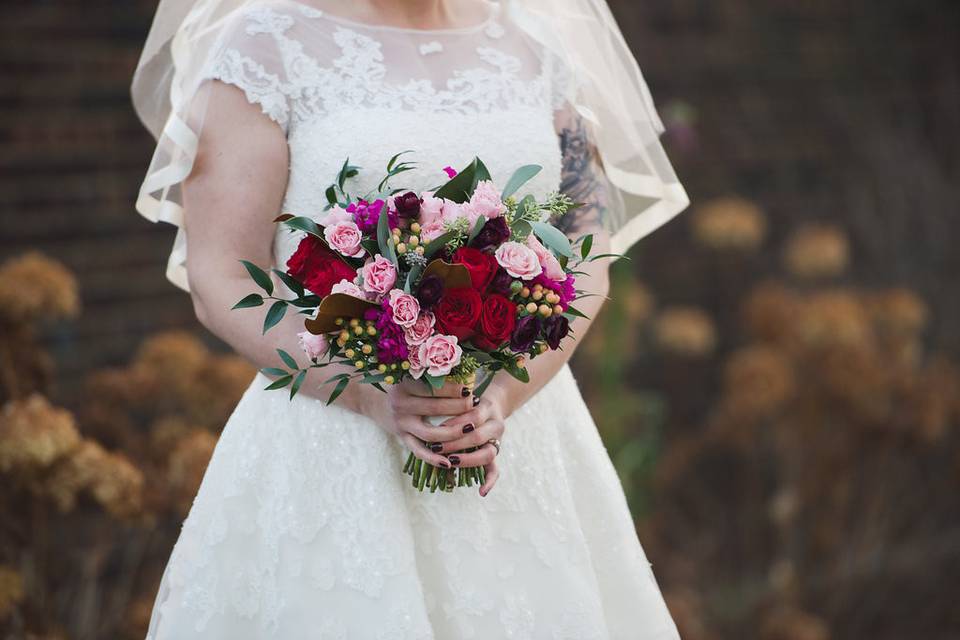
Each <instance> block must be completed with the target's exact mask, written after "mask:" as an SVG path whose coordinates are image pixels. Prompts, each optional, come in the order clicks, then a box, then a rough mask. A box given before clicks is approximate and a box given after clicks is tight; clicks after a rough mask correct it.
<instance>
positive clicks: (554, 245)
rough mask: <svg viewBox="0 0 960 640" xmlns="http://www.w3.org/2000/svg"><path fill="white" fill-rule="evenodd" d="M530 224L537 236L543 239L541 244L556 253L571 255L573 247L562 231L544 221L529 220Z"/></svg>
mask: <svg viewBox="0 0 960 640" xmlns="http://www.w3.org/2000/svg"><path fill="white" fill-rule="evenodd" d="M530 226H531V227H532V228H533V232H534V233H535V234H537V237H538V238H540V239H541V240H542V241H543V244H544V245H546V246H547V248H549V249H552V250H553V251H555V252H556V253H558V254H560V255H562V256H566V257H568V258H570V257H573V249H571V247H570V239H569V238H567V236H565V235H564V234H563V232H562V231H560V230H559V229H557V228H556V227H554V226H552V225H549V224H547V223H546V222H531V223H530Z"/></svg>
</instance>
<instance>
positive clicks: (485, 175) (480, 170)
mask: <svg viewBox="0 0 960 640" xmlns="http://www.w3.org/2000/svg"><path fill="white" fill-rule="evenodd" d="M473 161H474V162H475V163H476V165H477V171H476V177H477V179H476V181H475V182H474V183H473V186H474V187H476V186H477V182H480V181H481V180H492V179H493V178H491V177H490V171H489V170H488V169H487V165H485V164H483V160H481V159H480V158H474V159H473ZM471 192H472V190H471Z"/></svg>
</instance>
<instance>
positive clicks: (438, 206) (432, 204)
mask: <svg viewBox="0 0 960 640" xmlns="http://www.w3.org/2000/svg"><path fill="white" fill-rule="evenodd" d="M420 198H421V202H420V218H419V220H418V222H420V226H421V227H425V226H427V225H429V224H432V223H434V222H439V221H440V220H441V219H442V218H443V198H434V197H433V192H432V191H424V192H423V194H422V195H421V196H420Z"/></svg>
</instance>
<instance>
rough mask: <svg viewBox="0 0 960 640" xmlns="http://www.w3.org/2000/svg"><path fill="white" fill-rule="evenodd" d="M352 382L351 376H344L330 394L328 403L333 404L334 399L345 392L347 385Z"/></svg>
mask: <svg viewBox="0 0 960 640" xmlns="http://www.w3.org/2000/svg"><path fill="white" fill-rule="evenodd" d="M348 384H350V378H349V377H347V378H342V379H341V380H340V382H338V383H337V386H336V388H334V390H333V393H331V394H330V398H329V399H328V400H327V404H328V405H330V404H333V401H334V400H336V399H337V398H339V397H340V394H341V393H343V391H344V389H346V388H347V385H348Z"/></svg>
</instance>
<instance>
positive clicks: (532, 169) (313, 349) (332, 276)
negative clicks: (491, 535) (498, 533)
mask: <svg viewBox="0 0 960 640" xmlns="http://www.w3.org/2000/svg"><path fill="white" fill-rule="evenodd" d="M401 155H402V154H397V155H395V156H394V157H393V158H391V159H390V162H389V163H388V164H387V168H386V175H385V176H384V178H383V180H381V181H380V183H379V184H378V186H377V188H376V189H375V190H374V191H373V192H372V193H367V194H364V195H363V197H355V196H354V195H353V194H351V193H349V191H348V188H347V187H348V182H349V181H350V179H351V178H354V177H355V176H357V175H358V172H359V167H355V166H352V165H350V164H349V161H347V162H345V163H344V164H343V167H342V168H341V170H340V172H339V174H338V175H337V177H336V181H335V182H334V183H333V184H331V185H330V187H329V188H328V189H327V190H326V196H327V200H328V205H327V207H326V209H325V211H324V212H323V213H322V214H321V215H319V216H317V217H316V219H314V218H311V217H305V216H293V215H290V214H284V215H282V216H280V217H278V218H277V219H276V222H277V223H278V224H281V225H283V226H285V227H287V228H288V229H289V230H290V231H292V232H297V233H305V235H304V237H303V239H302V240H301V241H300V244H299V246H298V247H297V250H296V251H295V253H294V254H293V256H292V257H291V258H290V259H289V260H288V261H287V264H286V267H287V268H286V271H281V270H279V269H274V270H273V272H274V273H275V274H276V276H277V277H278V278H279V279H280V280H281V281H282V282H283V283H284V284H285V285H286V287H287V289H289V291H290V292H291V294H292V295H293V296H294V297H293V298H292V299H287V298H282V297H277V296H275V295H274V293H275V292H274V286H273V282H272V280H271V277H270V275H269V274H268V273H267V272H266V271H265V270H263V269H261V268H259V267H258V266H256V265H254V264H252V263H250V262H248V261H242V262H243V264H244V266H245V267H246V269H247V272H248V273H249V274H250V277H251V278H252V279H253V280H254V282H255V283H256V284H257V285H258V286H259V287H260V288H261V289H262V290H263V291H264V293H265V295H263V294H260V293H252V294H250V295H248V296H246V297H245V298H243V299H242V300H241V301H240V302H238V303H237V304H236V305H235V307H234V308H249V307H257V306H261V305H263V304H265V303H266V302H267V301H268V300H269V301H272V303H271V304H270V307H269V309H268V311H267V313H266V317H265V320H264V325H263V331H264V333H266V331H267V330H269V329H270V328H271V327H273V326H274V325H276V324H277V323H278V322H279V321H280V320H281V319H282V318H283V317H284V315H285V313H286V312H287V310H288V308H292V309H294V310H296V311H297V312H299V313H301V314H304V315H305V316H307V319H306V320H305V322H304V324H305V327H306V331H305V332H303V333H301V334H300V342H301V346H302V348H303V351H304V353H305V355H306V358H307V360H309V364H308V365H307V366H306V367H301V366H300V365H299V364H298V363H297V361H296V359H295V358H294V357H293V356H291V355H290V354H289V353H287V352H285V351H283V350H279V349H278V354H279V357H280V359H281V360H282V362H283V365H284V366H283V367H276V368H268V369H264V370H263V372H264V373H265V374H268V375H271V376H274V377H276V380H275V381H274V382H273V383H272V384H270V385H269V386H268V387H267V389H283V388H287V387H289V391H290V397H291V398H293V396H294V395H296V393H297V391H298V390H299V389H300V387H301V385H302V383H303V380H304V377H305V376H306V373H307V370H308V369H310V368H321V367H327V366H330V365H331V364H341V365H346V366H349V367H350V369H351V370H352V372H350V373H346V372H344V373H338V374H336V375H334V376H332V377H330V378H329V379H328V380H326V381H325V383H324V384H328V383H330V384H332V383H336V385H335V387H334V388H333V391H332V392H331V394H330V398H329V400H328V403H329V402H333V401H334V400H335V399H336V398H337V397H338V396H339V395H340V394H341V393H343V391H344V389H346V387H347V385H348V384H350V383H351V382H357V383H361V384H370V385H373V386H374V387H376V388H378V389H380V390H384V388H383V385H392V384H396V383H398V382H400V381H401V380H402V379H403V378H405V377H410V378H415V379H419V380H422V381H424V382H425V383H426V384H428V385H430V387H432V388H433V389H439V388H440V387H442V386H443V384H444V383H445V382H446V381H447V380H453V381H455V382H457V383H460V384H468V385H472V384H475V383H476V382H477V381H478V380H479V381H480V382H479V384H477V386H476V388H475V390H474V393H475V394H476V395H478V396H479V395H480V394H482V393H483V391H484V390H485V389H486V386H487V385H488V384H489V383H490V381H491V380H492V379H493V374H495V373H496V372H498V371H505V372H506V373H507V374H509V375H511V376H513V377H515V378H517V379H518V380H521V381H524V382H528V381H529V375H528V373H527V371H526V370H525V368H524V364H525V362H526V360H527V359H528V358H529V359H532V358H535V357H537V355H539V354H542V353H544V352H546V351H547V350H548V349H558V348H560V344H561V341H562V340H563V339H564V338H565V337H566V336H567V335H568V333H569V331H570V328H569V321H570V318H571V317H573V316H578V315H582V314H581V313H580V312H579V311H577V309H576V308H575V307H573V306H571V303H572V302H574V301H575V300H576V299H577V298H578V296H580V295H582V293H581V292H580V291H578V290H577V289H576V288H575V280H576V274H577V273H578V272H577V271H576V266H577V265H578V264H580V263H581V262H583V261H586V260H594V259H597V258H600V257H603V256H590V248H591V245H592V243H593V237H592V236H591V235H586V236H584V237H582V238H579V239H577V240H576V241H575V242H573V243H571V242H570V240H568V238H567V237H566V236H565V235H564V234H563V233H562V232H560V231H559V230H558V229H557V228H556V227H554V226H552V225H551V224H549V222H547V220H550V219H555V218H556V217H558V216H562V215H563V214H565V213H566V212H567V211H569V210H570V209H572V208H574V207H575V206H576V205H575V203H574V202H573V201H571V200H570V199H569V198H567V197H566V196H564V195H561V194H559V193H554V194H551V195H550V196H549V197H547V198H546V199H545V200H543V201H538V200H537V199H535V198H534V197H533V196H531V195H527V196H525V197H523V198H519V199H518V198H517V197H515V195H514V194H515V193H516V192H517V191H518V190H519V189H520V188H521V187H522V186H523V185H524V184H525V183H526V182H527V181H528V180H529V179H530V178H532V177H533V176H535V175H536V174H537V173H538V172H539V171H540V167H539V166H536V165H525V166H522V167H520V168H519V169H517V170H516V172H515V173H514V174H513V176H512V177H511V178H510V180H509V181H508V182H507V184H506V185H505V186H504V187H503V189H502V190H500V189H498V188H497V187H496V186H495V185H494V184H493V182H492V181H491V179H490V174H489V172H488V171H487V168H486V167H485V166H484V164H483V162H481V161H480V159H478V158H475V159H474V160H473V161H472V162H471V163H470V164H469V165H468V166H467V167H465V168H464V169H463V170H461V171H459V172H457V171H454V170H453V169H451V168H450V167H446V168H444V171H445V172H446V173H447V178H448V179H447V180H446V181H445V182H444V183H443V184H441V185H439V186H438V187H437V188H435V189H433V190H431V191H424V192H422V193H416V192H414V191H410V190H408V189H402V188H391V186H390V182H391V180H392V179H394V178H396V177H397V176H399V175H401V174H403V173H405V172H407V171H410V170H412V169H413V168H414V165H413V163H411V162H403V161H400V156H401ZM404 471H405V472H406V473H408V474H410V475H412V476H413V479H412V482H413V484H414V486H416V487H417V488H418V489H420V490H421V491H422V490H423V489H424V488H425V487H426V486H429V488H430V491H431V492H433V491H436V490H437V489H438V488H439V489H441V490H445V491H452V490H453V488H454V487H455V486H470V485H472V484H473V483H474V482H478V483H482V482H483V469H482V468H481V467H472V468H470V467H468V468H458V469H441V468H437V467H434V466H432V465H430V464H428V463H425V462H423V461H422V460H420V459H419V458H416V457H415V456H414V455H413V454H412V453H411V454H410V456H409V457H408V459H407V462H406V464H405V465H404ZM455 472H456V473H455ZM455 475H456V477H454V476H455Z"/></svg>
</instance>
